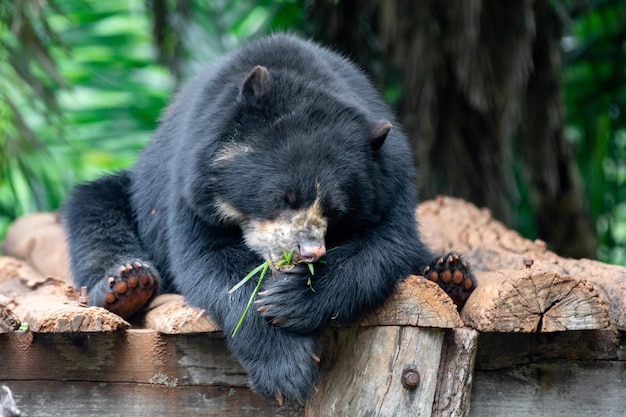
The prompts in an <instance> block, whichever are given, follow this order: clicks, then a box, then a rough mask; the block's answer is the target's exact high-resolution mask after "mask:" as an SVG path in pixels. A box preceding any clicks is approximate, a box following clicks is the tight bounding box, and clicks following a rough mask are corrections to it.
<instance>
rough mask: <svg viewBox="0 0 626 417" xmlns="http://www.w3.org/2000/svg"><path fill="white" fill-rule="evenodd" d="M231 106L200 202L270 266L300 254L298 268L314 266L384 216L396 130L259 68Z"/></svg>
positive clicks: (198, 190)
mask: <svg viewBox="0 0 626 417" xmlns="http://www.w3.org/2000/svg"><path fill="white" fill-rule="evenodd" d="M234 100H235V101H236V110H235V111H234V112H233V113H232V118H231V120H228V121H223V122H222V124H221V128H220V131H219V138H218V139H217V141H216V142H215V143H214V144H212V145H211V148H210V149H211V151H210V152H209V151H207V152H206V153H205V155H204V156H203V159H202V161H201V162H200V163H201V164H202V165H203V170H204V171H205V172H207V175H202V176H201V177H199V178H201V179H202V181H201V182H200V181H199V182H200V183H198V184H196V185H195V187H194V190H195V192H194V193H195V194H194V195H196V196H202V197H201V199H203V201H205V204H204V206H205V207H203V209H205V210H209V211H211V212H212V214H213V215H214V216H215V217H217V218H218V219H219V221H220V222H221V223H223V224H226V225H233V224H236V225H238V227H239V228H240V229H241V231H242V235H243V238H244V240H245V243H246V244H247V245H248V246H249V247H250V249H252V250H253V251H255V252H257V253H258V254H259V255H261V256H262V257H263V258H264V259H268V260H269V259H271V260H277V259H278V258H281V257H282V256H283V253H289V252H290V251H291V250H292V249H293V250H294V252H295V256H296V259H297V260H301V261H306V262H315V261H317V260H319V259H320V258H321V257H322V256H324V254H325V253H326V248H327V247H331V246H334V245H338V244H340V243H341V236H345V234H346V233H348V234H353V233H358V229H359V228H362V227H366V226H367V225H368V224H370V223H376V222H377V221H378V220H379V218H380V216H383V215H384V211H385V208H384V207H385V206H386V205H387V204H389V203H390V202H389V201H382V200H388V199H382V198H381V195H382V194H383V191H381V190H382V189H384V188H389V187H390V186H389V184H388V183H386V178H389V177H393V176H392V175H388V174H389V173H388V171H389V170H390V169H391V164H389V163H387V164H381V163H380V159H381V152H382V150H381V149H382V148H383V145H384V143H385V141H386V138H387V136H388V134H389V131H390V129H391V127H392V125H391V123H390V122H389V121H387V120H375V121H372V120H371V117H370V116H369V115H368V114H367V113H366V112H365V111H363V110H362V109H360V108H358V107H355V106H354V105H353V104H350V103H349V102H347V101H346V102H344V100H342V98H341V97H337V96H335V95H333V94H332V92H329V91H328V90H327V89H325V88H320V86H319V85H316V84H314V83H312V82H309V80H307V79H304V78H300V77H299V76H298V74H293V73H288V72H282V71H278V70H277V71H271V70H268V69H267V68H265V67H262V66H257V67H255V68H254V69H252V71H251V72H250V73H249V74H248V75H247V76H245V77H242V82H241V84H240V88H239V90H238V95H237V97H234ZM207 178H208V181H206V179H207ZM208 201H210V202H211V207H206V202H208Z"/></svg>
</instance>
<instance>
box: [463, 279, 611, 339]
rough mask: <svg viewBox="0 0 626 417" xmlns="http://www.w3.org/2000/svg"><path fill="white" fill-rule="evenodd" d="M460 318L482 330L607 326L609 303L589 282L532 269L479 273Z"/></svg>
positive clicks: (501, 330)
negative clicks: (476, 283)
mask: <svg viewBox="0 0 626 417" xmlns="http://www.w3.org/2000/svg"><path fill="white" fill-rule="evenodd" d="M477 276H478V281H479V282H480V285H479V287H478V288H477V289H476V290H475V291H474V293H473V294H472V295H471V296H470V298H469V299H468V301H467V304H466V305H465V308H464V309H463V312H462V314H461V318H462V319H463V321H464V323H465V324H466V325H468V326H470V327H474V328H475V329H477V330H479V331H483V332H524V333H531V332H556V331H565V330H594V329H607V328H608V327H609V323H610V320H609V307H608V303H607V302H606V299H605V297H603V296H601V295H600V293H601V290H599V289H598V288H596V287H595V286H594V285H593V284H591V283H590V282H588V281H585V280H582V279H578V278H573V277H570V276H567V275H563V274H559V273H556V272H547V271H539V270H531V269H523V270H515V271H498V272H487V273H479V274H477Z"/></svg>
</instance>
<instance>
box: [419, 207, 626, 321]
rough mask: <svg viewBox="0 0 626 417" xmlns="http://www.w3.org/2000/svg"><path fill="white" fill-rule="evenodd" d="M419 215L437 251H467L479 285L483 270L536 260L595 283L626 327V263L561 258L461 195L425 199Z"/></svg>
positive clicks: (538, 265)
mask: <svg viewBox="0 0 626 417" xmlns="http://www.w3.org/2000/svg"><path fill="white" fill-rule="evenodd" d="M460 213H462V214H463V215H460ZM417 215H418V219H419V220H420V232H421V234H422V237H423V239H424V241H425V242H426V243H427V244H428V245H429V246H430V247H432V248H433V249H434V250H435V251H437V252H441V253H446V252H450V251H455V252H459V253H461V254H462V255H463V256H464V257H465V259H466V260H467V261H469V264H470V266H471V267H472V269H473V270H474V271H475V272H476V273H477V274H476V275H477V277H478V281H479V288H480V287H481V286H482V285H483V282H487V281H489V276H488V275H485V274H482V273H483V272H489V271H511V270H517V269H524V268H525V261H526V260H532V262H533V264H532V269H533V270H536V271H543V272H545V273H549V272H552V273H555V274H558V275H559V276H562V277H564V276H569V277H571V278H572V279H576V280H584V281H587V282H589V283H591V284H593V286H594V287H595V289H596V290H597V291H598V292H601V294H602V296H603V297H605V298H606V300H607V301H608V306H609V318H610V322H611V324H612V325H614V326H616V328H617V329H619V330H626V268H624V267H621V266H617V265H607V264H604V263H601V262H597V261H592V260H588V259H580V260H574V259H565V258H562V257H559V256H558V255H556V254H555V253H553V252H551V251H549V250H547V247H546V244H545V243H544V242H542V241H540V240H537V241H530V240H528V239H524V238H523V237H521V236H520V235H519V234H518V233H517V232H515V231H512V230H509V229H507V228H506V227H505V226H504V225H503V224H502V223H500V222H498V221H496V220H494V219H493V218H492V217H491V214H490V213H489V211H488V210H486V209H479V208H477V207H475V206H473V205H471V204H469V203H466V202H464V201H462V200H459V199H454V198H449V197H438V198H437V199H435V200H431V201H427V202H424V203H423V204H421V205H420V208H419V210H418V214H417ZM601 290H603V291H601ZM494 295H495V294H494ZM469 304H470V302H469V300H468V304H466V306H465V309H468V308H471V307H470V305H469ZM463 317H466V316H463ZM466 324H468V325H471V324H470V323H466ZM556 327H558V326H556Z"/></svg>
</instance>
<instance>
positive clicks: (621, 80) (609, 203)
mask: <svg viewBox="0 0 626 417" xmlns="http://www.w3.org/2000/svg"><path fill="white" fill-rule="evenodd" d="M568 4H570V8H569V9H568V12H569V16H570V18H571V24H570V27H569V30H568V33H567V35H566V36H565V37H564V38H563V42H562V46H563V49H564V51H565V65H564V74H563V75H564V79H563V85H564V90H565V100H566V107H567V127H566V135H567V137H568V139H569V140H570V141H571V142H572V143H573V144H574V148H575V153H576V157H577V161H578V165H579V167H580V169H581V172H582V175H583V178H584V181H585V184H586V187H587V196H588V198H589V208H590V211H591V213H592V215H593V217H594V218H595V219H596V222H597V231H598V237H599V242H600V247H599V250H598V257H599V259H601V260H603V261H606V262H611V263H619V264H622V265H626V7H624V3H623V2H622V1H608V0H605V1H597V2H590V3H589V4H586V5H585V3H580V2H571V3H568ZM581 5H582V6H585V7H581Z"/></svg>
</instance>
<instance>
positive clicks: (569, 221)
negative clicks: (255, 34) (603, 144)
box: [308, 0, 596, 258]
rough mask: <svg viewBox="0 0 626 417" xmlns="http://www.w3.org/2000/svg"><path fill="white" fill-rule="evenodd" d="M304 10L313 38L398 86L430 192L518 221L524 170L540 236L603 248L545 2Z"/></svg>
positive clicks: (325, 4) (580, 252)
mask: <svg viewBox="0 0 626 417" xmlns="http://www.w3.org/2000/svg"><path fill="white" fill-rule="evenodd" d="M308 12H309V15H310V17H311V20H312V21H313V22H314V24H313V26H314V27H316V28H317V33H315V36H316V37H317V38H320V39H321V40H323V41H324V42H326V43H329V44H331V45H333V46H335V47H337V48H338V49H340V50H342V51H343V52H344V53H346V55H348V56H349V57H351V58H353V59H356V60H357V61H358V62H359V63H360V64H361V65H362V66H363V67H365V68H366V69H367V70H368V71H369V72H370V73H371V74H373V75H374V76H375V77H376V79H377V81H378V84H379V86H380V87H381V90H383V91H387V92H389V91H391V92H392V94H391V97H390V98H391V99H393V98H394V94H393V91H398V92H399V101H398V102H397V103H396V104H397V107H398V111H399V113H400V119H401V121H402V123H403V125H404V127H405V129H406V131H407V133H408V134H409V136H410V140H411V143H412V145H413V148H414V151H415V158H416V165H417V167H418V169H419V174H420V175H419V184H418V185H419V188H420V192H421V194H422V198H423V199H427V198H432V197H434V196H436V195H438V194H446V195H451V196H456V197H461V198H463V199H466V200H468V201H472V202H473V203H475V204H476V205H478V206H482V207H488V208H489V209H490V210H491V211H492V213H493V214H494V216H495V217H496V218H497V219H499V220H501V221H503V222H504V223H505V224H507V225H508V226H515V224H516V222H517V218H516V213H517V211H518V207H519V205H520V203H521V201H522V196H521V195H520V193H519V191H518V184H517V183H516V178H515V170H516V169H518V170H520V171H522V173H523V174H522V175H521V177H522V178H521V179H522V181H527V182H528V184H527V185H524V186H523V187H525V188H526V189H528V191H529V192H528V193H529V194H530V195H531V198H532V202H531V205H532V207H533V210H534V214H535V220H536V223H537V229H538V232H539V236H540V237H541V238H542V239H544V240H545V241H546V242H548V245H549V246H550V247H551V248H552V249H554V250H555V251H557V252H558V253H561V254H563V255H567V256H575V257H592V258H593V257H595V256H596V253H595V249H596V245H595V242H596V239H595V233H594V230H593V228H592V227H591V221H590V219H589V215H588V213H587V211H586V210H585V208H584V205H583V204H582V201H583V200H584V197H583V196H584V192H583V189H582V183H581V182H580V181H579V180H578V177H579V175H578V171H577V168H576V166H575V163H574V160H573V158H572V156H571V154H569V153H568V152H567V146H566V145H567V144H566V143H565V141H564V138H563V134H562V129H563V126H562V125H563V117H562V104H561V101H560V93H561V90H560V88H561V86H560V82H559V79H560V76H561V74H560V70H561V68H560V60H559V57H558V54H559V49H558V48H559V44H558V41H559V34H558V31H555V30H554V25H555V24H556V23H557V22H555V21H554V19H553V20H550V19H548V14H550V15H551V16H553V15H554V14H553V11H552V10H550V8H549V5H547V2H545V1H543V0H540V1H538V2H537V4H533V2H532V1H530V0H525V1H516V2H511V1H508V2H503V1H501V0H485V1H481V2H468V1H465V0H451V1H446V2H440V1H437V0H426V1H420V2H414V1H412V0H388V1H384V2H376V1H372V0H350V1H341V2H334V1H330V0H318V1H313V2H310V4H309V9H308ZM546 95H547V97H546ZM545 115H548V117H545ZM524 125H526V127H527V129H526V131H525V132H523V131H522V127H523V126H524ZM523 133H525V135H523ZM520 138H522V140H523V143H522V144H520V146H517V144H516V143H515V142H516V140H518V139H520ZM518 149H520V151H521V154H522V156H523V158H524V160H523V162H524V164H525V165H523V164H522V161H520V160H518V159H516V157H515V155H514V151H515V150H518ZM564 225H565V226H564ZM568 225H573V226H568ZM572 242H577V243H580V244H576V245H574V244H572Z"/></svg>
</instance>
